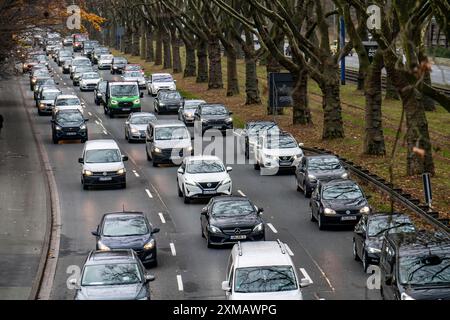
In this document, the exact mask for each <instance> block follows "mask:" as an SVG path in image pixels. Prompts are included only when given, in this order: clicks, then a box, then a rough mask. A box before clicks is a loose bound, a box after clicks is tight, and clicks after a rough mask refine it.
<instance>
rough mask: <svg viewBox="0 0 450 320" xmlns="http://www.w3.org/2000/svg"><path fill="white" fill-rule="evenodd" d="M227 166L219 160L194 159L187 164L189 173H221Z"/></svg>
mask: <svg viewBox="0 0 450 320" xmlns="http://www.w3.org/2000/svg"><path fill="white" fill-rule="evenodd" d="M224 171H225V168H224V166H223V164H222V162H221V161H217V160H193V161H190V162H189V163H188V165H187V170H186V172H187V173H190V174H201V173H219V172H224Z"/></svg>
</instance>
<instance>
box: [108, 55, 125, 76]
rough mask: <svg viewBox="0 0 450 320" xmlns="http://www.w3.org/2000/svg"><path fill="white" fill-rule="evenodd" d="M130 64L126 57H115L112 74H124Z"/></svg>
mask: <svg viewBox="0 0 450 320" xmlns="http://www.w3.org/2000/svg"><path fill="white" fill-rule="evenodd" d="M127 64H128V60H127V59H126V58H124V57H114V59H113V61H112V65H111V74H116V73H122V72H123V70H124V69H125V67H126V66H127Z"/></svg>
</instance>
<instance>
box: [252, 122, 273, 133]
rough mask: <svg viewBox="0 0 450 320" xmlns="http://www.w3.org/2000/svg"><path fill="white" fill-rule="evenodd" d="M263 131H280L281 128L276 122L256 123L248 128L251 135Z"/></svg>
mask: <svg viewBox="0 0 450 320" xmlns="http://www.w3.org/2000/svg"><path fill="white" fill-rule="evenodd" d="M261 131H267V132H272V131H279V128H278V126H277V125H276V124H275V123H270V124H268V123H267V124H266V123H264V124H254V125H253V126H251V127H250V128H248V134H249V135H257V134H258V133H259V132H261Z"/></svg>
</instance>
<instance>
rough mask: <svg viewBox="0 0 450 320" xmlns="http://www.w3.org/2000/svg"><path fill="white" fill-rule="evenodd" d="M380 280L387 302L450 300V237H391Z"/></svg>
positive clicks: (434, 234) (422, 233) (428, 234)
mask: <svg viewBox="0 0 450 320" xmlns="http://www.w3.org/2000/svg"><path fill="white" fill-rule="evenodd" d="M380 276H381V279H380V283H381V288H380V289H381V290H380V293H381V296H382V298H383V299H385V300H450V237H449V236H448V235H447V234H443V233H438V232H430V231H420V232H416V233H394V234H389V235H387V236H386V237H385V239H384V242H383V246H382V249H381V257H380Z"/></svg>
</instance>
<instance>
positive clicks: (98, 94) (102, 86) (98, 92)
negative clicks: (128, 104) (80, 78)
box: [94, 81, 108, 106]
mask: <svg viewBox="0 0 450 320" xmlns="http://www.w3.org/2000/svg"><path fill="white" fill-rule="evenodd" d="M107 86H108V81H100V82H99V83H98V84H97V86H96V87H95V89H94V102H95V104H96V105H97V106H99V105H102V104H104V103H105V98H104V97H105V96H106V88H107Z"/></svg>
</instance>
